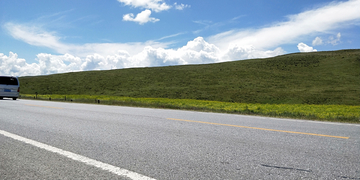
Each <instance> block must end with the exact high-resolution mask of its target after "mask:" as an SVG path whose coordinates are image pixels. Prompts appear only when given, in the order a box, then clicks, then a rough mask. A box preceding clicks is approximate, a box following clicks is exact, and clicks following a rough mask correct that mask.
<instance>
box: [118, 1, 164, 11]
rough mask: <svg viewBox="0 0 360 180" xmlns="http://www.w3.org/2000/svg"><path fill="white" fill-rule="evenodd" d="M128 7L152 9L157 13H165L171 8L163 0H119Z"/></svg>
mask: <svg viewBox="0 0 360 180" xmlns="http://www.w3.org/2000/svg"><path fill="white" fill-rule="evenodd" d="M118 1H119V2H121V3H124V4H125V5H127V6H132V7H135V8H142V9H151V10H153V11H155V12H160V11H165V10H168V9H170V8H171V6H170V5H167V4H166V3H165V2H163V0H118Z"/></svg>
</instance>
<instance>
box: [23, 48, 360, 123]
mask: <svg viewBox="0 0 360 180" xmlns="http://www.w3.org/2000/svg"><path fill="white" fill-rule="evenodd" d="M19 80H20V85H21V93H22V94H35V93H36V92H37V93H38V94H40V95H54V94H57V95H88V96H100V95H102V96H109V97H131V98H140V99H144V98H164V99H173V100H175V99H183V100H205V101H216V102H227V103H232V104H263V105H274V106H275V105H282V104H287V105H348V106H349V107H350V106H351V107H352V106H359V105H360V50H341V51H330V52H314V53H295V54H288V55H283V56H278V57H273V58H266V59H252V60H242V61H232V62H224V63H217V64H205V65H185V66H168V67H152V68H131V69H118V70H107V71H86V72H73V73H65V74H54V75H46V76H34V77H20V78H19ZM205 101H204V102H205ZM197 103H200V101H197ZM248 107H250V106H248ZM260 109H261V108H260ZM345 109H346V108H345ZM345 109H344V110H342V111H346V110H345ZM337 113H341V112H337ZM270 114H271V113H270ZM283 114H284V113H283ZM299 116H300V115H299ZM301 116H302V115H301ZM354 116H356V115H354ZM358 119H359V118H358Z"/></svg>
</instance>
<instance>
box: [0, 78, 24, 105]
mask: <svg viewBox="0 0 360 180" xmlns="http://www.w3.org/2000/svg"><path fill="white" fill-rule="evenodd" d="M19 92H20V82H19V80H18V78H17V77H13V76H0V99H3V98H12V99H13V100H16V99H17V98H18V97H19Z"/></svg>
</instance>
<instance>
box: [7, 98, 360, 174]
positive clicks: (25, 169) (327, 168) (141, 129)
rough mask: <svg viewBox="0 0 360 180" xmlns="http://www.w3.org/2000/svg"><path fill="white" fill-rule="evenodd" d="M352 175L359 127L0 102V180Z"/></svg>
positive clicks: (357, 165) (357, 164)
mask: <svg viewBox="0 0 360 180" xmlns="http://www.w3.org/2000/svg"><path fill="white" fill-rule="evenodd" d="M131 178H132V179H151V178H153V179H344V180H347V179H349V180H350V179H360V126H359V125H355V124H340V123H326V122H315V121H306V120H290V119H276V118H264V117H252V116H242V115H231V114H217V113H203V112H192V111H179V110H163V109H151V108H132V107H120V106H105V105H89V104H76V103H60V102H49V101H31V100H22V99H20V100H16V101H13V100H10V99H8V100H6V99H5V100H0V179H131Z"/></svg>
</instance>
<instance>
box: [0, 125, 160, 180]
mask: <svg viewBox="0 0 360 180" xmlns="http://www.w3.org/2000/svg"><path fill="white" fill-rule="evenodd" d="M0 134H2V135H4V136H6V137H9V138H12V139H15V140H18V141H21V142H24V143H26V144H30V145H33V146H36V147H38V148H41V149H45V150H47V151H50V152H53V153H57V154H60V155H62V156H65V157H67V158H70V159H72V160H75V161H79V162H82V163H85V164H87V165H90V166H95V167H97V168H100V169H102V170H105V171H109V172H111V173H114V174H116V175H119V176H123V177H127V178H130V179H134V180H155V179H153V178H150V177H147V176H144V175H142V174H138V173H136V172H132V171H129V170H126V169H122V168H119V167H116V166H113V165H110V164H106V163H103V162H100V161H97V160H94V159H90V158H87V157H85V156H81V155H78V154H75V153H72V152H69V151H65V150H62V149H59V148H56V147H52V146H49V145H47V144H43V143H40V142H37V141H34V140H31V139H27V138H24V137H21V136H18V135H16V134H12V133H9V132H6V131H3V130H0Z"/></svg>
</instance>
